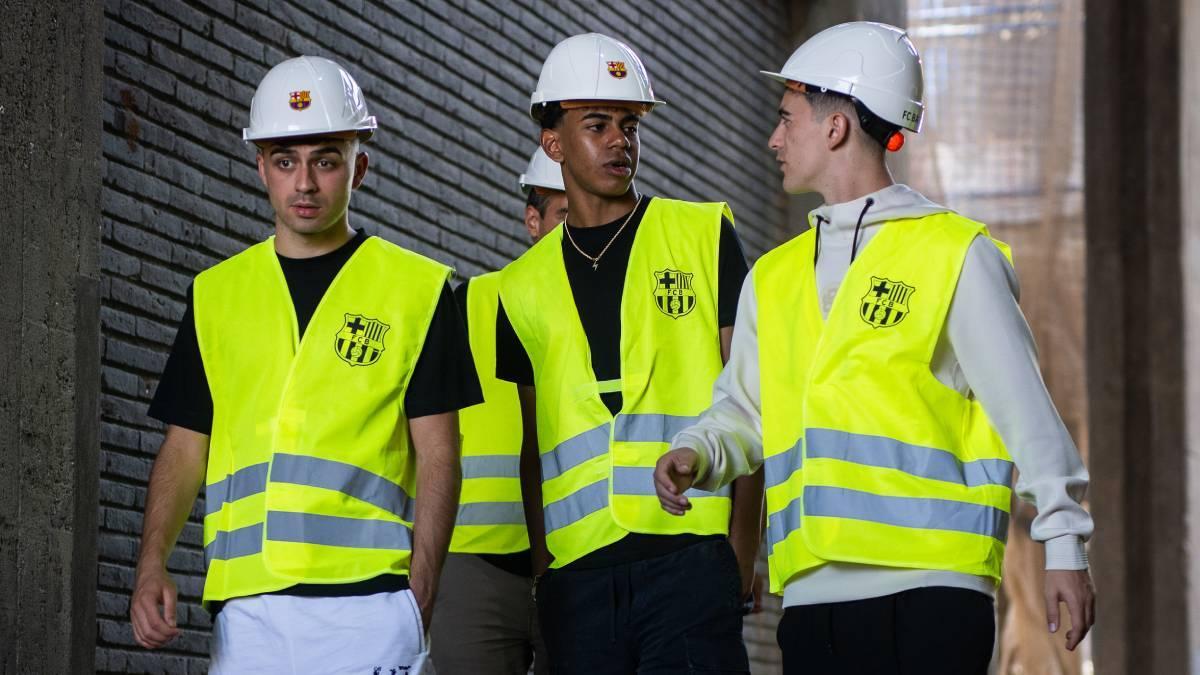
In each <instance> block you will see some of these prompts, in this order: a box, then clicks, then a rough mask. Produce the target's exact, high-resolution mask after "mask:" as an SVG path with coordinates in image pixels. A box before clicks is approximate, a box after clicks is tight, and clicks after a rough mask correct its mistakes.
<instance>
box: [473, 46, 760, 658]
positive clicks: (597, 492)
mask: <svg viewBox="0 0 1200 675" xmlns="http://www.w3.org/2000/svg"><path fill="white" fill-rule="evenodd" d="M564 73H569V74H571V76H570V77H564V76H563V74H564ZM537 89H538V90H537V91H536V92H535V93H534V96H533V103H532V106H531V114H532V115H533V116H534V118H535V119H537V120H538V121H539V122H540V124H541V128H542V146H543V148H544V149H545V150H546V153H547V154H548V155H549V156H550V157H551V158H552V159H554V160H555V161H557V162H559V163H560V164H561V165H562V167H563V168H562V173H563V178H564V183H565V185H566V191H567V199H568V203H569V205H570V211H569V213H570V215H569V218H568V221H567V222H566V223H564V224H563V226H562V228H560V230H561V234H555V235H553V236H548V237H547V238H546V239H544V240H543V241H541V242H540V243H538V244H537V245H535V247H534V249H531V251H530V252H529V253H527V254H526V255H525V256H522V258H521V259H520V260H518V261H516V262H514V263H513V264H512V265H510V266H509V267H508V268H506V270H505V272H503V276H502V281H501V299H502V305H501V307H500V309H499V311H498V314H497V338H496V339H497V369H496V370H497V376H498V377H499V378H501V379H504V380H508V381H511V382H515V383H516V384H518V385H519V388H520V394H521V399H522V414H523V416H524V417H525V418H526V429H527V435H526V441H525V448H524V450H523V453H522V481H523V482H522V492H523V495H524V496H525V500H526V502H525V503H526V520H527V522H528V523H529V529H530V540H531V545H532V547H533V551H534V555H535V559H534V566H535V573H542V572H545V571H546V569H547V566H550V567H551V569H550V570H549V572H546V573H544V574H543V575H542V576H541V577H540V578H539V581H538V584H537V601H538V608H539V615H540V617H541V623H542V627H543V632H544V634H545V636H546V641H547V646H548V648H549V652H550V659H551V663H552V664H553V666H554V667H555V668H556V669H561V672H564V673H610V672H611V673H626V672H634V671H643V670H645V671H651V670H652V671H654V672H664V673H669V672H680V673H683V672H691V669H692V668H695V667H698V666H701V665H702V666H704V667H710V668H715V669H718V670H721V671H722V672H748V662H747V658H746V651H745V647H744V645H743V643H742V638H741V602H742V599H743V598H745V597H747V596H748V595H749V592H750V589H751V588H752V585H753V578H754V571H753V569H754V560H755V558H756V556H757V550H758V544H759V537H760V533H761V518H762V494H763V493H762V481H761V476H756V477H749V478H748V480H747V481H745V482H743V483H740V484H738V485H736V486H735V489H734V490H733V504H732V507H731V509H732V515H730V506H729V504H728V496H729V495H728V493H725V494H724V495H708V496H707V497H706V499H708V500H710V502H709V503H710V504H711V505H712V506H713V508H712V510H711V511H710V514H709V515H708V516H707V517H704V518H703V519H701V517H697V518H696V519H694V520H693V521H692V525H691V526H688V527H685V528H683V529H682V530H680V529H674V530H673V531H671V530H666V528H662V527H660V526H658V525H656V524H655V522H652V519H640V518H641V516H640V514H641V513H643V512H642V511H641V506H639V504H640V502H637V500H639V499H641V498H642V497H641V496H642V495H646V494H653V484H652V481H651V480H650V476H649V473H648V472H647V471H645V468H646V467H645V466H643V461H644V460H645V459H646V455H647V454H648V453H652V452H655V448H657V447H661V448H662V451H663V452H665V449H666V441H668V440H669V437H667V436H665V435H663V432H664V430H662V429H659V430H657V431H656V432H654V433H652V434H647V433H645V431H646V428H647V427H641V428H639V430H638V431H636V432H635V431H631V430H632V429H634V428H635V427H637V425H638V424H640V423H648V425H649V426H651V427H652V426H653V425H654V424H655V423H656V422H662V421H663V420H668V419H669V420H671V421H670V422H666V423H665V424H667V425H668V426H669V425H670V424H676V423H678V421H679V420H682V419H685V416H692V415H696V414H698V413H699V412H700V411H701V410H703V408H705V407H707V405H708V400H707V396H708V394H709V392H710V391H711V387H712V383H713V380H715V376H716V372H718V371H719V369H720V365H721V363H722V361H723V359H724V358H725V357H727V355H728V347H729V339H730V336H731V332H732V329H731V327H732V325H733V321H734V314H735V310H736V304H737V296H738V292H739V290H740V287H741V283H742V281H743V279H744V277H745V275H746V273H747V266H746V262H745V259H744V257H743V255H742V252H741V249H740V246H739V244H738V240H737V236H736V234H735V233H734V230H733V224H732V222H731V220H732V218H731V215H730V213H729V211H728V209H727V208H724V207H723V205H719V204H694V203H690V202H679V201H676V200H668V199H660V198H656V197H647V196H645V195H642V196H639V195H638V193H637V191H636V189H635V188H634V185H633V178H634V174H635V172H636V170H637V160H638V150H639V144H638V137H637V129H638V126H639V123H640V120H641V118H642V117H643V115H645V114H646V113H647V112H648V111H649V109H650V108H651V107H653V105H654V104H655V103H657V101H656V100H655V99H654V96H653V92H652V91H651V90H650V86H649V81H648V78H647V76H646V73H645V69H644V68H643V66H642V65H641V63H640V61H639V60H638V58H637V56H636V55H635V54H634V53H633V52H632V50H630V49H629V48H628V47H627V46H625V45H623V44H621V43H619V42H617V41H616V40H613V39H611V38H608V37H606V36H602V35H596V34H588V35H579V36H575V37H572V38H568V39H567V40H565V41H563V42H562V43H560V44H559V45H558V46H556V47H555V49H554V51H553V52H551V55H550V57H549V58H548V59H547V61H546V64H545V65H544V66H543V70H542V76H541V78H540V80H539V82H538V88H537ZM722 212H723V213H724V214H725V215H724V216H722V215H721V214H722ZM689 219H690V220H689ZM701 251H703V253H701ZM709 252H711V255H710V253H709ZM675 265H677V266H678V267H677V268H674V267H673V266H675ZM664 268H665V269H664ZM654 280H657V282H658V287H654V286H653V281H654ZM560 283H565V284H566V285H567V286H568V288H566V289H561V288H550V287H549V286H548V285H556V284H560ZM572 310H574V311H572ZM576 317H577V323H576ZM629 317H638V318H637V319H636V320H637V321H639V323H638V324H636V325H625V323H624V322H625V320H626V319H627V318H629ZM709 322H711V323H709ZM575 326H578V328H581V329H582V330H577V329H576V328H575ZM668 335H669V336H674V337H670V338H668V340H667V341H661V342H660V341H659V338H662V337H664V336H668ZM630 336H633V337H632V338H631V337H630ZM679 336H686V337H679ZM690 338H695V340H696V341H692V342H689V341H688V340H689V339H690ZM635 342H636V343H637V345H638V346H637V347H636V348H634V347H630V345H631V344H632V343H635ZM581 362H585V363H586V364H587V365H588V366H590V370H591V372H590V373H586V372H580V371H579V369H578V364H579V363H581ZM693 366H694V368H693ZM631 369H632V370H633V372H632V373H631V372H630V370H631ZM693 370H694V371H695V372H700V373H711V374H712V377H711V378H707V377H706V376H702V375H690V374H689V371H693ZM639 374H640V375H643V376H648V377H647V381H645V382H644V381H638V379H639ZM680 375H682V376H683V377H681V378H679V380H678V381H677V379H676V378H677V376H680ZM697 393H700V395H699V398H697V399H696V400H697V401H698V402H697V403H696V405H692V404H690V403H689V404H685V405H679V404H678V400H688V401H691V400H692V399H693V398H695V394H697ZM672 399H675V400H674V401H673V400H672ZM685 408H686V410H684V409H685ZM605 409H606V410H607V414H604V413H603V412H602V411H604V410H605ZM535 418H536V420H537V422H536V424H535V423H534V422H533V421H532V420H534V419H535ZM583 418H586V419H583ZM596 425H599V426H596ZM556 434H557V435H556ZM655 434H657V435H656V436H655ZM654 443H658V444H659V445H653V444H654ZM635 455H636V456H637V458H636V459H632V458H633V457H634V456H635ZM651 464H652V461H651ZM543 494H545V495H548V496H547V498H545V499H544V500H543ZM622 500H624V506H622V505H621V504H620V503H619V502H621V501H622ZM722 500H725V502H724V504H721V501H722ZM654 506H655V508H657V503H656V502H655V504H654ZM606 512H607V515H605V514H606ZM719 514H724V515H719ZM639 519H640V520H639ZM681 531H682V532H683V533H679V532H681ZM725 532H729V536H728V541H727V538H726V536H725V534H724V533H725ZM731 544H732V547H731ZM552 556H553V557H554V560H553V561H551V557H552ZM739 577H740V579H739Z"/></svg>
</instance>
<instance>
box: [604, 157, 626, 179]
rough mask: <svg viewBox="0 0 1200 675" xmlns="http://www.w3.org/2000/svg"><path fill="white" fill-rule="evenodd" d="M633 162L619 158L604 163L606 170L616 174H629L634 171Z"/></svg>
mask: <svg viewBox="0 0 1200 675" xmlns="http://www.w3.org/2000/svg"><path fill="white" fill-rule="evenodd" d="M631 165H632V163H631V162H630V161H629V160H627V159H617V160H613V161H611V162H606V163H605V164H604V170H605V171H606V172H608V173H610V174H612V175H614V176H628V175H630V174H631V173H633V170H632V166H631Z"/></svg>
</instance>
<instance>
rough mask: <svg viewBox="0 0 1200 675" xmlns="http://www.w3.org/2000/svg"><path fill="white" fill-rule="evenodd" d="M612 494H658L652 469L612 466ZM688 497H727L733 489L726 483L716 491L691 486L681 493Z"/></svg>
mask: <svg viewBox="0 0 1200 675" xmlns="http://www.w3.org/2000/svg"><path fill="white" fill-rule="evenodd" d="M613 494H615V495H648V496H650V497H655V496H657V495H658V493H657V492H655V490H654V469H653V468H651V467H648V466H614V467H613ZM683 494H684V496H685V497H687V498H689V499H697V498H701V497H729V496H730V495H732V494H733V489H732V488H730V487H729V486H728V485H726V486H725V487H723V488H720V489H719V490H717V491H716V492H708V491H706V490H697V489H696V488H691V489H689V490H687V491H686V492H684V493H683Z"/></svg>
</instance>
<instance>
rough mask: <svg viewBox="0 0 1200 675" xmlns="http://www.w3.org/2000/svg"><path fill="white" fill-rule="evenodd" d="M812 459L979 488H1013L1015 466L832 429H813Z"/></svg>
mask: <svg viewBox="0 0 1200 675" xmlns="http://www.w3.org/2000/svg"><path fill="white" fill-rule="evenodd" d="M806 437H807V439H808V452H807V454H808V458H809V459H810V460H811V459H815V458H817V457H824V458H829V459H839V460H842V461H844V462H853V463H855V464H864V465H866V466H878V467H883V468H887V469H898V470H900V471H903V472H904V473H908V474H912V475H914V476H920V477H922V478H932V479H934V480H941V481H946V482H948V483H954V484H956V485H966V486H967V487H978V486H980V485H1001V486H1004V487H1007V488H1011V487H1012V468H1013V464H1012V462H1010V461H1008V460H1005V459H977V460H975V461H971V462H961V461H959V459H958V458H957V457H955V456H954V454H953V453H950V452H947V451H945V450H938V449H937V448H927V447H923V446H920V445H909V444H907V443H901V442H900V441H897V440H895V439H892V438H886V437H884V436H865V435H862V434H851V433H847V432H844V431H834V430H832V429H809V430H808V431H807V432H806Z"/></svg>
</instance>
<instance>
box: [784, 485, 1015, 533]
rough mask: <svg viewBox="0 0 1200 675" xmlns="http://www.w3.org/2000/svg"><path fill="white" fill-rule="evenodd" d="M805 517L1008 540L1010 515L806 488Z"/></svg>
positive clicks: (951, 504) (940, 501) (990, 509)
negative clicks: (838, 519) (852, 520)
mask: <svg viewBox="0 0 1200 675" xmlns="http://www.w3.org/2000/svg"><path fill="white" fill-rule="evenodd" d="M804 515H805V516H806V517H807V516H826V517H830V518H852V519H854V520H866V521H870V522H873V523H883V524H885V525H896V526H899V527H912V528H920V529H923V530H951V531H954V532H966V533H968V534H978V535H982V536H985V537H991V538H993V539H998V540H999V541H1001V542H1003V541H1006V540H1007V539H1008V514H1007V513H1005V512H1004V511H1001V510H1000V509H997V508H993V507H991V506H982V505H980V504H972V503H969V502H959V501H953V500H949V499H925V498H918V497H884V496H881V495H876V494H871V493H870V492H860V491H858V490H848V489H846V488H835V487H824V486H815V485H809V486H806V487H805V488H804Z"/></svg>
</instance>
